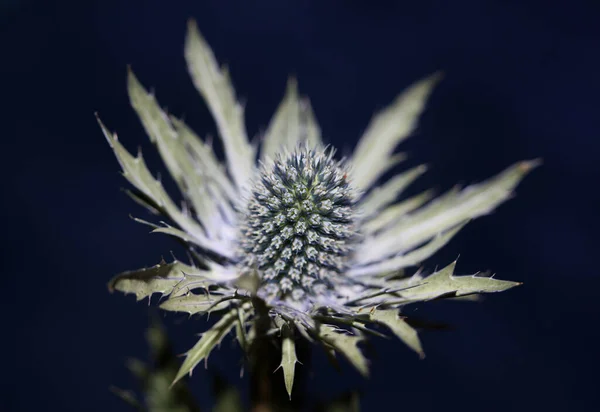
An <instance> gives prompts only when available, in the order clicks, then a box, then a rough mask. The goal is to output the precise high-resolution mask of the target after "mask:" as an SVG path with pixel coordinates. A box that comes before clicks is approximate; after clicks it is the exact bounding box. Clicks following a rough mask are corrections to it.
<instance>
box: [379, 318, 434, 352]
mask: <svg viewBox="0 0 600 412" xmlns="http://www.w3.org/2000/svg"><path fill="white" fill-rule="evenodd" d="M371 320H372V321H374V322H379V323H382V324H384V325H385V326H387V327H388V328H390V330H391V331H392V332H394V335H396V336H397V337H398V338H399V339H400V340H401V341H402V342H404V343H406V345H408V347H409V348H411V349H412V350H414V351H415V352H417V353H418V354H419V357H421V359H422V358H424V357H425V353H424V352H423V347H422V346H421V342H420V341H419V336H418V335H417V331H416V330H414V329H413V328H412V327H411V326H410V325H409V324H408V323H406V322H405V321H404V319H402V318H401V317H400V316H398V310H397V309H389V310H375V311H373V312H372V313H371Z"/></svg>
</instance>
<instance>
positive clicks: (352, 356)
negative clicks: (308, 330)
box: [318, 325, 369, 377]
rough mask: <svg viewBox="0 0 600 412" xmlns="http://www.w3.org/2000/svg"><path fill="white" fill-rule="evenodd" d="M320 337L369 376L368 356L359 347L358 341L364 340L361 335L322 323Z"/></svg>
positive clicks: (363, 373)
mask: <svg viewBox="0 0 600 412" xmlns="http://www.w3.org/2000/svg"><path fill="white" fill-rule="evenodd" d="M318 338H319V339H320V340H321V341H323V342H324V343H326V344H327V345H329V346H331V347H332V348H333V349H335V350H336V351H337V352H339V353H341V354H342V355H344V357H345V358H346V359H348V361H349V362H350V363H351V364H352V365H353V366H354V367H355V368H356V369H357V370H358V371H359V372H360V373H361V374H362V375H363V376H365V377H366V376H369V366H368V363H367V358H365V356H364V355H363V354H362V352H361V351H360V349H359V348H358V343H359V342H361V341H362V337H361V336H357V335H349V334H348V333H347V332H346V331H344V330H339V329H336V328H334V327H333V326H330V325H320V327H319V334H318Z"/></svg>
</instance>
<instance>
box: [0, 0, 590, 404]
mask: <svg viewBox="0 0 600 412" xmlns="http://www.w3.org/2000/svg"><path fill="white" fill-rule="evenodd" d="M0 5H1V6H0V102H1V103H2V108H1V109H2V111H1V112H0V113H1V114H0V120H1V128H0V141H1V144H2V151H1V159H2V160H1V162H0V168H1V170H2V173H3V179H2V201H1V208H2V211H1V216H2V243H1V248H0V250H1V253H2V260H1V262H2V279H3V281H2V286H1V287H0V289H1V290H2V292H3V299H2V303H1V305H2V306H3V310H2V314H3V321H2V330H3V332H2V336H4V337H3V338H2V341H3V342H4V345H6V346H5V347H4V351H3V359H4V360H3V366H2V373H1V378H0V379H2V384H1V385H0V388H1V389H0V391H1V397H0V410H2V411H37V410H57V411H58V410H60V411H106V410H114V411H121V410H122V411H126V410H128V407H127V406H126V405H125V404H124V403H122V401H120V400H119V399H117V398H116V397H115V396H114V395H112V394H111V393H110V392H109V390H108V388H109V386H110V385H116V386H119V387H123V388H131V387H134V386H135V382H134V380H133V379H132V378H131V376H130V374H129V373H128V371H127V370H126V368H125V367H124V362H125V360H126V359H127V357H129V356H136V357H140V358H145V357H146V353H147V347H146V342H145V340H144V330H145V328H146V327H147V324H148V310H149V308H148V306H147V304H146V302H144V303H137V304H136V303H135V301H134V298H133V297H132V296H127V297H125V296H122V295H110V294H109V293H108V291H107V288H106V283H107V281H108V280H109V279H110V278H111V277H112V276H113V275H114V274H116V273H118V272H121V271H124V270H128V269H134V268H138V267H143V266H148V265H152V264H155V263H158V262H159V260H160V259H161V257H163V256H164V257H165V258H167V259H168V258H169V257H170V255H171V252H173V253H174V254H175V255H176V256H180V257H182V258H183V254H182V253H181V250H179V249H178V245H177V244H176V243H175V242H173V241H172V240H170V239H168V238H166V237H163V236H161V235H150V234H149V233H148V232H149V228H147V227H144V226H142V225H139V224H137V223H135V222H133V221H132V220H131V218H130V217H129V215H133V216H136V217H140V218H148V217H149V216H148V214H147V213H146V212H145V210H143V209H142V208H140V207H139V206H137V205H136V204H135V203H133V202H132V201H131V200H130V199H129V198H128V197H127V196H126V195H125V194H124V193H122V191H120V190H119V189H120V188H123V187H127V185H126V181H125V179H124V178H122V177H121V176H120V174H119V167H118V164H117V162H116V160H115V158H114V156H113V154H112V152H111V150H110V149H109V147H108V145H107V143H106V141H105V140H104V137H103V136H102V134H101V132H100V130H99V128H98V127H97V124H96V122H95V119H94V115H93V114H94V112H95V111H98V112H99V114H100V116H101V117H102V119H103V121H104V122H105V123H106V124H107V126H108V127H109V128H110V129H112V130H116V131H117V132H118V133H119V137H120V139H121V140H122V141H123V142H124V144H125V146H126V147H128V148H129V149H130V150H135V148H136V147H138V146H139V147H141V148H142V150H143V152H144V155H145V157H146V158H147V160H148V163H149V165H150V166H151V170H153V171H155V172H163V175H165V173H164V172H165V169H164V168H163V166H162V164H161V163H160V161H159V159H158V158H157V156H156V153H155V151H154V150H153V149H152V147H151V145H150V144H149V142H148V139H147V138H146V136H145V135H144V133H143V129H142V127H141V125H140V123H139V121H138V119H137V118H136V116H135V114H134V112H133V110H132V109H131V108H130V107H129V103H128V98H127V96H126V89H125V80H126V67H127V65H131V66H132V67H133V69H134V71H135V72H136V74H137V76H138V77H139V79H140V80H141V82H142V83H143V84H144V85H145V86H146V87H148V88H152V89H153V90H155V91H156V95H157V97H158V100H159V102H160V103H161V104H162V105H163V106H166V107H167V108H168V110H169V112H171V113H173V114H175V115H178V116H183V117H184V118H185V119H186V121H187V122H188V123H189V124H190V125H191V126H192V127H193V128H194V129H195V130H196V131H197V132H199V134H201V135H207V134H213V135H214V134H215V128H214V124H213V122H212V120H211V119H210V117H209V115H208V111H207V109H206V108H205V107H204V105H203V102H202V101H201V98H200V96H199V95H198V94H197V92H196V90H195V89H194V87H193V86H192V83H191V81H190V79H189V77H188V75H187V72H186V67H185V62H184V59H183V41H184V34H185V29H186V20H187V19H188V18H190V17H193V18H195V19H196V20H197V22H198V26H199V28H200V30H201V32H202V33H203V34H204V36H205V37H206V39H207V40H208V42H209V44H210V45H211V46H212V48H213V49H214V51H215V54H216V55H217V57H218V59H219V60H220V61H221V62H223V63H226V64H228V66H229V67H230V71H231V76H232V78H233V81H234V84H235V86H236V90H237V93H238V96H239V97H240V99H242V100H244V101H245V102H246V124H247V127H248V130H249V132H250V133H251V134H252V135H255V134H257V133H259V132H260V131H262V130H264V129H265V127H266V126H267V124H268V121H269V119H270V116H271V114H272V113H273V111H274V110H275V108H276V106H277V104H278V103H279V100H280V99H281V97H282V96H283V92H284V88H285V83H286V79H287V76H288V75H289V74H294V75H296V76H297V78H298V80H299V88H300V91H301V93H303V94H305V95H308V96H309V97H310V99H311V102H312V105H313V107H314V110H315V112H316V116H317V119H318V120H319V122H320V125H321V128H322V132H323V135H324V137H325V139H326V140H327V141H328V142H330V143H332V144H334V145H335V146H336V147H338V148H339V149H340V151H341V153H349V152H350V150H351V149H352V148H353V147H354V145H355V144H356V142H357V139H358V137H359V136H360V135H361V132H362V131H363V130H364V128H365V127H366V125H367V123H368V121H369V119H370V117H371V115H372V114H373V113H374V112H375V111H376V110H378V109H381V108H383V107H384V106H385V105H386V104H388V103H390V102H391V101H392V99H393V98H394V97H395V96H396V95H397V94H398V93H399V92H400V91H401V90H402V89H404V88H405V87H406V86H408V85H409V84H410V83H412V82H414V81H416V80H418V79H420V78H422V77H424V76H426V75H428V74H430V73H432V72H434V71H437V70H443V71H444V73H445V78H444V80H443V82H442V83H441V84H440V85H439V87H438V88H437V89H436V91H435V92H434V94H433V96H432V98H431V100H430V103H429V105H428V109H427V111H426V113H425V114H424V116H423V117H422V119H421V123H420V127H419V129H418V130H417V132H416V133H415V135H414V136H413V137H412V138H411V139H409V140H408V141H407V142H406V143H405V144H404V145H403V147H402V149H403V150H406V151H408V153H409V155H410V160H409V161H408V162H407V163H406V164H405V166H412V165H416V164H419V163H427V164H429V165H430V170H429V172H428V173H427V174H426V175H425V176H424V177H423V178H421V179H420V180H419V181H417V183H415V184H414V186H413V188H412V193H416V192H417V191H419V190H421V189H425V188H429V187H434V188H436V189H437V190H438V191H439V192H443V191H445V190H447V189H449V188H450V187H452V186H453V185H454V184H455V183H464V184H468V183H472V182H476V181H480V180H483V179H485V178H487V177H489V176H491V175H493V174H495V173H497V172H499V171H500V170H502V169H503V168H504V167H506V166H508V165H510V164H512V163H513V162H515V161H518V160H521V159H531V158H536V157H541V158H543V160H544V165H543V166H542V167H541V168H539V169H537V170H535V171H534V172H533V173H532V174H531V175H530V176H528V177H527V178H526V179H525V181H524V182H523V183H522V184H521V185H520V186H519V187H518V189H517V196H516V198H515V199H514V200H511V201H510V202H508V203H507V204H504V205H502V206H501V207H500V208H499V209H498V210H497V211H496V212H494V213H493V214H492V215H491V216H487V217H483V218H480V219H478V220H476V221H474V222H472V223H470V224H469V225H468V226H467V227H466V228H465V229H463V230H462V231H461V233H460V234H459V235H458V236H457V237H456V238H455V240H454V241H453V242H451V243H450V244H449V245H448V246H446V247H445V248H444V249H442V250H441V251H440V252H439V253H438V254H437V255H435V256H434V257H433V258H431V259H430V260H429V261H427V262H426V264H425V267H426V268H428V269H433V268H435V266H436V265H440V266H441V265H446V264H448V263H449V262H450V261H452V260H453V259H455V258H456V257H457V256H459V255H460V259H459V261H458V266H457V271H458V272H459V273H463V274H470V273H474V272H476V271H478V270H488V269H489V270H491V271H493V272H495V273H497V275H496V276H497V277H498V278H501V279H510V280H516V281H522V282H524V285H523V286H522V287H520V288H517V289H514V290H511V291H509V292H506V293H503V294H499V295H492V296H488V297H487V298H486V299H485V300H484V301H483V302H481V303H443V304H442V303H432V304H429V305H425V306H422V307H421V306H418V307H415V308H412V310H411V314H413V315H415V316H419V317H422V318H424V319H428V320H431V321H435V322H440V323H446V324H449V325H450V326H451V328H450V329H449V330H443V331H426V332H424V333H423V334H422V340H423V344H424V347H425V351H426V353H427V358H426V359H425V360H419V359H418V358H417V356H415V355H414V353H412V352H411V351H410V350H408V349H407V348H405V347H404V346H403V344H402V343H401V342H399V341H397V340H387V341H385V340H376V341H374V343H373V345H372V347H370V348H369V351H370V353H371V354H372V377H371V379H369V380H364V379H362V378H361V377H359V376H358V374H357V373H356V372H355V371H353V370H352V369H351V368H349V367H347V365H346V366H344V368H343V373H342V374H339V373H337V372H336V371H334V370H333V369H332V368H331V367H330V366H329V364H327V362H326V360H325V359H324V358H323V357H320V355H319V356H317V357H316V358H315V360H314V362H313V364H312V367H311V368H312V371H311V377H310V382H309V386H310V388H311V390H312V395H311V396H313V397H314V398H315V399H318V398H323V397H325V398H326V397H332V396H335V395H336V394H339V393H341V392H343V391H346V390H358V391H360V393H361V404H362V407H363V410H365V411H376V410H415V409H417V408H418V410H420V411H430V410H431V411H433V410H440V409H441V408H444V409H449V410H459V409H460V410H461V411H476V410H477V411H481V410H485V411H507V410H511V411H524V410H531V409H532V408H535V409H536V410H537V409H539V410H546V411H554V410H557V411H559V410H560V411H562V410H569V411H586V410H595V408H594V407H593V405H594V404H597V402H598V400H599V399H598V397H599V396H598V391H597V383H598V381H597V370H598V369H597V368H598V366H599V365H600V362H599V355H598V351H597V349H598V347H599V345H598V331H597V320H598V316H599V315H600V299H599V294H598V290H599V288H600V274H598V271H597V269H596V268H597V267H598V263H597V262H596V260H597V256H598V246H599V245H600V244H599V242H598V233H599V232H600V217H599V210H600V195H599V192H598V185H599V182H600V167H599V166H598V161H599V160H598V159H599V157H600V143H599V142H600V141H599V135H600V124H599V121H598V119H599V115H598V114H599V113H600V75H599V73H600V53H599V52H598V50H599V46H600V25H599V24H598V22H599V21H600V4H599V3H598V2H597V1H591V0H588V1H583V0H573V1H571V2H566V1H529V0H519V1H517V0H514V1H508V0H504V1H491V0H455V1H453V2H448V1H441V0H440V1H434V0H420V1H375V0H373V1H349V0H348V1H308V0H305V1H293V0H287V1H281V0H270V1H267V0H263V1H249V0H246V1H242V0H239V1H232V0H212V1H207V0H180V1H165V0H162V1H161V0H145V1H140V0H128V1H117V0H102V1H100V0H87V1H66V0H65V1H55V0H47V1H34V0H20V1H19V0H12V1H10V0H2V1H0ZM403 167H404V166H403ZM165 176H166V175H165ZM164 180H165V181H166V180H167V179H166V178H165V179H164ZM164 319H165V323H166V324H167V325H168V328H169V331H170V333H171V337H172V339H173V341H174V345H175V349H176V351H177V352H178V353H182V352H184V351H185V350H187V349H188V348H189V347H191V345H193V343H194V341H195V337H194V334H196V333H199V332H201V331H203V330H204V329H205V328H206V326H207V324H206V323H205V321H204V320H195V321H187V319H186V318H185V317H181V316H174V315H168V316H164ZM239 362H240V352H239V350H238V349H237V348H236V346H235V344H234V342H233V339H226V340H225V341H224V342H223V344H222V345H221V348H220V349H219V350H218V351H216V352H214V353H213V354H212V355H211V357H210V359H209V362H208V365H209V371H218V372H219V373H221V374H223V375H224V376H226V377H227V378H228V379H230V380H231V381H232V382H233V383H234V384H236V385H238V386H245V385H246V383H247V382H246V378H243V379H240V378H239ZM300 367H302V366H300ZM209 382H210V373H207V372H206V371H205V370H204V369H203V367H199V368H197V369H196V371H195V373H194V377H193V378H192V379H191V381H190V384H191V386H192V388H193V391H194V394H195V395H196V396H197V398H198V400H199V401H200V402H201V403H202V404H203V405H205V406H207V405H210V399H209V398H208V396H209Z"/></svg>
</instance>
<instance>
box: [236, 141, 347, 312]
mask: <svg viewBox="0 0 600 412" xmlns="http://www.w3.org/2000/svg"><path fill="white" fill-rule="evenodd" d="M355 198H356V194H355V193H354V190H353V189H352V186H351V185H350V183H349V182H348V170H347V169H346V168H345V166H344V165H343V164H342V163H341V162H339V161H336V160H334V159H333V151H332V150H330V151H329V152H323V151H317V150H315V149H311V148H309V147H306V146H304V147H302V146H299V147H297V148H295V149H294V150H293V151H292V152H289V153H283V154H278V155H277V158H276V160H275V161H267V162H266V163H265V164H263V166H262V167H261V168H260V172H259V174H258V177H257V179H256V182H255V183H254V186H253V188H252V190H251V195H250V199H249V200H248V202H247V206H246V208H245V210H243V211H242V217H241V219H240V220H241V228H242V229H241V235H240V239H239V242H240V251H239V260H240V262H241V265H240V272H245V271H252V270H255V269H257V270H258V273H259V274H260V278H261V279H260V280H261V285H260V288H261V290H260V295H261V297H263V298H264V299H265V300H267V301H269V302H270V301H273V300H274V299H283V300H291V301H295V302H297V304H298V305H300V306H306V305H303V304H302V302H309V301H311V300H312V299H313V298H314V297H315V296H321V295H324V294H326V293H330V292H331V291H332V290H333V289H334V288H335V285H336V283H339V281H340V279H343V277H344V272H345V270H346V269H347V267H348V257H349V254H350V252H351V251H352V244H353V242H354V241H355V237H356V236H355V235H356V220H357V217H356V210H355V207H356V201H355Z"/></svg>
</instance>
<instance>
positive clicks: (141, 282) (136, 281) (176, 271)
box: [108, 261, 196, 300]
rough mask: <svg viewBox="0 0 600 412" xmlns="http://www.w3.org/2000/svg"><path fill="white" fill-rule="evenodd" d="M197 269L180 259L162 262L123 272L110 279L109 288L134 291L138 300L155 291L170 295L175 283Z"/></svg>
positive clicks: (124, 291)
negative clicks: (179, 260)
mask: <svg viewBox="0 0 600 412" xmlns="http://www.w3.org/2000/svg"><path fill="white" fill-rule="evenodd" d="M195 271H196V269H195V268H193V267H191V266H188V265H186V264H183V263H181V262H178V261H174V262H172V263H166V262H164V261H163V262H161V263H159V264H158V265H156V266H152V267H150V268H145V269H138V270H132V271H128V272H123V273H121V274H119V275H117V276H115V277H114V278H112V279H111V280H110V282H109V283H108V290H110V291H111V292H114V291H115V290H117V291H119V292H123V293H133V294H135V296H136V299H137V300H142V299H144V298H146V297H149V296H151V295H152V294H154V293H161V294H163V295H168V294H170V293H171V291H172V290H173V288H174V287H175V285H177V284H178V283H179V282H181V281H182V280H183V279H184V278H185V273H186V272H188V273H190V272H195Z"/></svg>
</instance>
